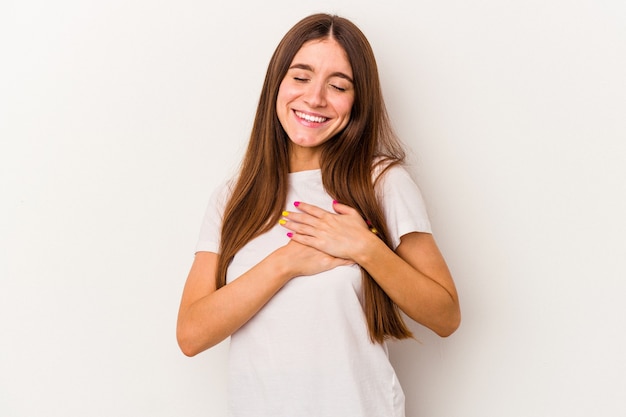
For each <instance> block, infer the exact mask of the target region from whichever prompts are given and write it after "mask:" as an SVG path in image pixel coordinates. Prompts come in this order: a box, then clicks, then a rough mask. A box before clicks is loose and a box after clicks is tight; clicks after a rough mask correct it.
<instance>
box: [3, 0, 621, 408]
mask: <svg viewBox="0 0 626 417" xmlns="http://www.w3.org/2000/svg"><path fill="white" fill-rule="evenodd" d="M318 11H328V12H334V13H338V14H340V15H343V16H345V17H348V18H350V19H352V20H353V21H354V22H355V23H357V25H359V26H360V27H361V29H362V30H363V31H364V32H365V34H366V35H367V36H368V38H369V39H370V41H371V43H372V46H373V48H374V52H375V54H376V56H377V59H378V62H379V66H380V71H381V78H382V84H383V88H384V92H385V97H386V101H387V105H388V108H389V111H390V113H391V116H392V119H393V122H394V125H395V127H396V129H397V131H398V133H399V135H400V136H401V138H402V140H403V141H404V142H405V143H406V144H407V146H408V147H409V148H410V149H411V152H412V153H411V158H410V162H411V168H410V169H411V172H412V173H413V174H414V176H415V178H416V180H417V182H418V183H419V184H420V186H421V188H422V190H423V192H424V194H425V196H426V199H427V203H428V207H429V211H430V213H431V217H432V222H433V226H434V231H435V235H436V238H437V239H438V242H439V244H440V246H441V248H442V251H443V252H444V255H445V256H446V259H447V260H448V262H449V265H450V267H451V269H452V271H453V274H454V276H455V279H456V282H457V285H458V289H459V292H460V296H461V302H462V309H463V313H464V317H463V323H462V325H461V328H460V329H459V330H458V332H457V333H455V334H454V335H453V336H451V337H450V338H448V339H439V338H437V337H435V336H433V335H432V334H431V333H430V332H428V331H427V330H425V329H423V328H420V327H419V326H418V325H413V326H412V328H413V329H414V330H415V332H416V334H417V337H418V338H419V339H420V341H421V343H417V342H414V341H406V342H402V343H400V344H394V345H393V346H392V349H391V353H392V359H393V362H394V364H395V366H396V368H397V371H398V374H399V376H400V378H401V381H402V383H403V386H404V389H405V392H406V395H407V416H408V417H502V416H507V417H550V416H568V417H572V416H585V417H587V416H603V417H606V416H624V415H626V396H625V395H624V393H625V392H626V359H625V357H626V353H625V352H626V341H625V336H624V334H623V333H624V330H625V329H626V309H625V307H624V304H623V301H622V299H623V296H624V294H625V293H626V283H625V281H626V243H625V239H626V221H625V220H624V217H625V215H626V122H625V115H626V82H625V79H626V76H625V74H626V3H624V2H623V1H620V0H593V1H591V0H577V1H575V2H572V1H566V0H548V1H545V0H542V1H539V0H525V1H522V0H516V1H502V0H481V1H477V0H473V1H461V0H456V1H454V0H439V1H427V0H417V1H411V2H408V1H407V2H400V1H397V0H388V1H373V0H358V1H357V0H333V1H317V2H315V5H314V6H309V5H307V2H293V1H285V0H266V1H263V2H252V1H250V2H247V3H242V2H240V1H229V2H221V3H211V2H208V1H195V0H178V1H172V0H162V1H148V0H111V1H95V0H92V1H84V0H58V1H54V2H52V1H44V0H40V1H34V0H19V1H18V0H8V1H7V0H3V1H2V3H0V48H1V49H0V60H1V61H0V62H1V65H0V174H1V175H0V198H1V200H0V201H1V204H0V207H1V216H0V335H1V337H2V342H1V346H0V415H1V416H3V417H14V416H20V417H22V416H24V417H25V416H29V417H30V416H81V417H82V416H112V417H121V416H132V417H137V416H151V417H157V416H176V417H178V416H216V417H219V416H224V414H225V396H224V395H225V387H224V382H225V375H226V367H225V357H226V352H227V344H226V343H222V344H220V345H219V346H217V347H216V348H214V349H212V350H210V351H207V352H204V353H203V354H201V355H199V356H197V357H195V358H191V359H190V358H186V357H184V356H183V355H182V353H180V351H179V350H178V347H177V345H176V342H175V336H174V329H175V320H176V313H177V308H178V301H179V297H180V293H181V290H182V286H183V283H184V280H185V278H186V274H187V271H188V268H189V266H190V265H191V261H192V257H193V250H194V245H195V239H196V237H197V233H198V230H199V226H200V222H201V218H202V214H203V211H204V208H205V205H206V203H207V200H208V197H209V194H210V192H211V191H212V189H213V187H214V186H215V185H216V184H217V183H218V182H220V181H221V180H222V179H223V178H225V177H226V176H228V175H230V174H231V173H232V172H234V171H235V169H236V168H237V165H238V163H239V160H240V157H241V155H242V152H243V149H244V146H245V143H246V141H247V136H248V133H249V130H250V127H251V123H252V118H253V113H254V109H255V106H256V102H257V100H258V95H259V92H260V88H261V84H262V80H263V77H264V73H265V69H266V65H267V63H268V61H269V58H270V55H271V53H272V52H273V50H274V48H275V46H276V44H277V43H278V41H279V40H280V38H281V37H282V36H283V34H284V33H285V32H286V31H287V29H289V27H291V26H292V25H293V24H294V23H295V22H296V21H297V20H299V19H300V18H302V17H304V16H306V15H308V14H310V13H312V12H318ZM341 417H344V416H341Z"/></svg>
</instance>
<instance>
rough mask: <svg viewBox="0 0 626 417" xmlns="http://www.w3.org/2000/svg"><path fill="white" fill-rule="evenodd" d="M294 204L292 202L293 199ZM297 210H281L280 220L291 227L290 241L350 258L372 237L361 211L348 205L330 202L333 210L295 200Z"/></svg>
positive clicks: (352, 258)
mask: <svg viewBox="0 0 626 417" xmlns="http://www.w3.org/2000/svg"><path fill="white" fill-rule="evenodd" d="M294 205H295V203H294ZM296 207H297V208H298V210H299V211H300V212H296V211H289V212H284V213H283V216H284V217H283V219H282V220H281V224H282V225H283V226H284V227H285V228H287V229H289V230H291V232H292V236H291V239H292V241H296V242H298V243H301V244H303V245H306V246H310V247H312V248H315V249H317V250H320V251H322V252H325V253H327V254H328V255H331V256H334V257H337V258H343V259H349V260H351V261H353V262H355V261H354V259H355V256H354V255H355V254H356V253H359V252H360V251H361V250H362V248H363V245H366V244H367V242H368V239H371V238H373V237H375V234H374V233H372V232H371V231H370V229H369V228H368V226H367V224H366V222H365V221H364V220H363V218H362V217H361V215H360V214H359V213H358V212H357V211H356V210H355V209H353V208H352V207H349V206H346V205H344V204H340V203H337V202H335V203H333V208H334V210H335V213H331V212H328V211H326V210H324V209H321V208H319V207H317V206H314V205H311V204H306V203H302V202H299V203H297V205H296Z"/></svg>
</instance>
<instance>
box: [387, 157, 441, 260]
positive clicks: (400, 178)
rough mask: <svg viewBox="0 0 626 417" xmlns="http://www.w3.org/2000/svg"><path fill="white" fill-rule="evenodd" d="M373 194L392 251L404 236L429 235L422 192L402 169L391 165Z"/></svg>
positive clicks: (429, 228) (399, 166)
mask: <svg viewBox="0 0 626 417" xmlns="http://www.w3.org/2000/svg"><path fill="white" fill-rule="evenodd" d="M376 193H377V196H378V198H379V199H380V202H381V205H382V207H383V210H384V213H385V219H386V221H387V229H388V232H389V236H390V239H391V244H392V247H393V249H394V250H395V249H396V248H397V247H398V245H400V238H401V237H402V236H404V235H406V234H408V233H412V232H423V233H432V229H431V226H430V220H429V218H428V212H427V210H426V204H425V203H424V198H423V196H422V192H421V191H420V189H419V187H418V186H417V184H416V183H415V181H413V179H412V178H411V176H410V174H409V173H408V171H407V170H406V169H405V168H404V167H403V166H401V165H394V166H392V167H391V168H389V169H388V170H386V171H385V172H384V173H383V174H382V176H381V177H380V178H379V180H378V183H377V184H376Z"/></svg>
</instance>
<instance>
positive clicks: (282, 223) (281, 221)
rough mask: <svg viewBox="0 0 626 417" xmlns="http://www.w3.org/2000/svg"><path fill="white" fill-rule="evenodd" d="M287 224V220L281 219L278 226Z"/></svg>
mask: <svg viewBox="0 0 626 417" xmlns="http://www.w3.org/2000/svg"><path fill="white" fill-rule="evenodd" d="M285 223H287V220H285V219H280V220H279V221H278V224H280V225H284V224H285Z"/></svg>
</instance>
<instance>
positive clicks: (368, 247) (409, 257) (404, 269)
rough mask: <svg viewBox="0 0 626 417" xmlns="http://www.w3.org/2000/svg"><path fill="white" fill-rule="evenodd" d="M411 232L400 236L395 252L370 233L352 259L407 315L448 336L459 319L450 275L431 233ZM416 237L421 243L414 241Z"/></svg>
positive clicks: (458, 310)
mask: <svg viewBox="0 0 626 417" xmlns="http://www.w3.org/2000/svg"><path fill="white" fill-rule="evenodd" d="M412 235H413V236H409V237H407V242H406V243H405V242H404V238H403V243H401V244H400V246H399V247H398V249H397V253H396V252H393V251H392V250H391V249H389V248H388V247H387V246H386V245H385V244H384V243H383V242H382V241H381V240H380V239H378V238H375V237H373V236H372V237H370V238H368V239H366V242H364V243H365V244H364V245H363V246H362V247H361V250H360V251H359V253H357V254H355V260H356V261H357V263H359V265H361V266H362V267H363V268H364V269H366V270H367V271H368V272H369V274H370V275H371V276H372V278H374V280H375V281H376V282H377V283H378V285H379V286H380V287H381V288H382V289H383V291H385V293H387V295H388V296H389V297H390V298H391V300H393V301H394V303H396V305H398V307H399V308H400V309H401V310H402V311H403V312H404V313H406V314H407V315H408V316H409V317H410V318H412V319H413V320H415V321H416V322H418V323H420V324H422V325H424V326H426V327H428V328H430V329H431V330H433V331H434V332H435V333H437V334H439V335H440V336H448V335H450V334H451V333H453V332H454V331H455V330H456V328H457V327H458V325H459V322H460V309H459V302H458V297H457V294H456V289H455V288H454V284H453V281H452V277H451V276H450V272H449V271H448V268H447V266H446V264H445V262H444V260H443V257H442V256H441V254H440V253H439V251H438V249H437V247H436V245H435V244H434V241H432V237H431V236H430V235H427V236H426V235H422V236H419V237H418V236H416V235H417V234H412ZM418 239H421V241H422V242H423V243H420V244H419V245H417V244H415V242H416V241H417V240H418ZM431 241H432V243H431Z"/></svg>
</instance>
